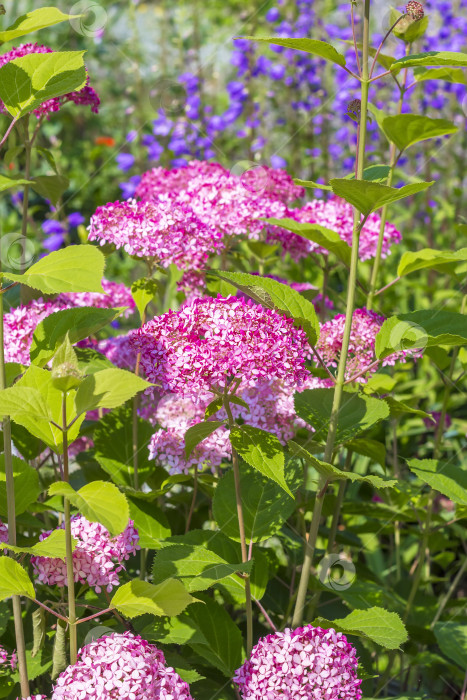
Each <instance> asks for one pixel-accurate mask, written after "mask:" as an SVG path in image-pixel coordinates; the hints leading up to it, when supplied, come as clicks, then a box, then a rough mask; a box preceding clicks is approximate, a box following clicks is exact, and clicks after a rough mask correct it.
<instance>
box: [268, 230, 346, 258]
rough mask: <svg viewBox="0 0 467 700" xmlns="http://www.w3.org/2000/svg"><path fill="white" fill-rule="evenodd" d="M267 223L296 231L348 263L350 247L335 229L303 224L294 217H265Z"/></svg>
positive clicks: (298, 234)
mask: <svg viewBox="0 0 467 700" xmlns="http://www.w3.org/2000/svg"><path fill="white" fill-rule="evenodd" d="M265 221H266V222H267V223H268V224H272V225H273V226H280V227H281V228H285V229H286V230H287V231H292V233H296V234H297V236H301V237H302V238H306V239H307V240H308V241H313V243H317V244H318V245H319V246H321V247H322V248H325V249H326V250H329V252H330V253H333V254H334V255H335V256H336V257H337V258H338V259H339V260H342V262H343V263H344V264H345V265H347V266H348V265H350V256H351V254H352V251H351V248H350V246H349V245H347V243H346V242H345V241H343V240H342V238H341V237H340V236H339V234H338V233H337V232H336V231H332V230H331V229H330V228H326V227H325V226H320V225H319V224H303V223H300V222H299V221H294V219H265Z"/></svg>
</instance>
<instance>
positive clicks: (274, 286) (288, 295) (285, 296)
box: [212, 270, 319, 345]
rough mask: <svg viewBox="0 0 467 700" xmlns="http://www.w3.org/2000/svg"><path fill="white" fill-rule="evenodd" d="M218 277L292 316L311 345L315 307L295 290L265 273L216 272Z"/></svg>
mask: <svg viewBox="0 0 467 700" xmlns="http://www.w3.org/2000/svg"><path fill="white" fill-rule="evenodd" d="M212 274H216V275H218V276H219V277H221V279H224V280H226V281H227V282H231V283H232V284H233V285H235V287H237V289H239V290H240V291H242V292H244V293H245V294H247V295H248V296H250V297H251V298H252V299H253V300H254V301H256V302H257V303H258V304H262V305H263V306H265V307H266V308H268V309H276V310H277V311H280V312H282V313H284V314H285V315H286V316H288V317H289V318H293V319H294V320H295V321H296V322H297V324H298V325H300V326H302V327H303V330H304V331H305V332H306V334H307V336H308V338H309V340H310V343H311V344H312V345H314V344H315V343H316V341H317V339H318V337H319V321H318V317H317V315H316V311H315V307H314V306H313V304H312V303H311V301H308V299H306V298H305V297H304V296H302V295H301V294H299V292H297V291H295V290H294V289H291V287H289V285H288V284H282V283H281V282H277V281H276V280H273V279H270V278H269V277H259V276H257V275H248V274H247V273H245V272H217V271H215V270H212Z"/></svg>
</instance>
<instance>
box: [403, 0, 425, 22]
mask: <svg viewBox="0 0 467 700" xmlns="http://www.w3.org/2000/svg"><path fill="white" fill-rule="evenodd" d="M405 14H406V15H409V17H411V18H412V19H423V17H424V16H425V10H424V9H423V5H422V4H421V2H417V0H410V2H408V3H407V5H406V7H405Z"/></svg>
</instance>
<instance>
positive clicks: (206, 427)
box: [185, 420, 224, 459]
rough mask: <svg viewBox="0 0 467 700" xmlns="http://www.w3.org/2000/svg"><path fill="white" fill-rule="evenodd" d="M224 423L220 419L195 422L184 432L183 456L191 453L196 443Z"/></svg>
mask: <svg viewBox="0 0 467 700" xmlns="http://www.w3.org/2000/svg"><path fill="white" fill-rule="evenodd" d="M223 424H224V421H222V420H209V421H203V422H202V423H196V425H192V426H191V428H188V430H187V431H186V433H185V457H186V458H187V459H188V457H189V456H190V455H191V453H192V452H193V450H194V449H195V447H196V445H199V443H200V442H202V441H203V440H204V439H205V438H207V437H209V435H211V434H212V433H213V432H214V431H215V430H217V428H220V426H221V425H223Z"/></svg>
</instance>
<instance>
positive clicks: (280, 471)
mask: <svg viewBox="0 0 467 700" xmlns="http://www.w3.org/2000/svg"><path fill="white" fill-rule="evenodd" d="M230 442H231V444H232V447H233V449H235V450H237V452H238V454H239V455H241V456H242V457H243V459H244V460H245V462H247V463H248V464H249V465H250V467H253V469H256V470H257V471H259V472H260V473H261V474H263V476H265V477H266V478H268V479H272V480H273V481H275V482H276V484H279V486H280V487H281V488H283V489H284V491H285V492H286V493H288V494H289V496H292V492H291V490H290V489H289V487H288V486H287V482H286V480H285V475H284V448H283V447H282V445H281V443H280V442H279V440H278V438H277V437H276V436H275V435H273V433H268V432H267V431H266V430H260V428H253V427H252V426H251V425H242V426H235V427H234V428H232V430H231V431H230Z"/></svg>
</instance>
